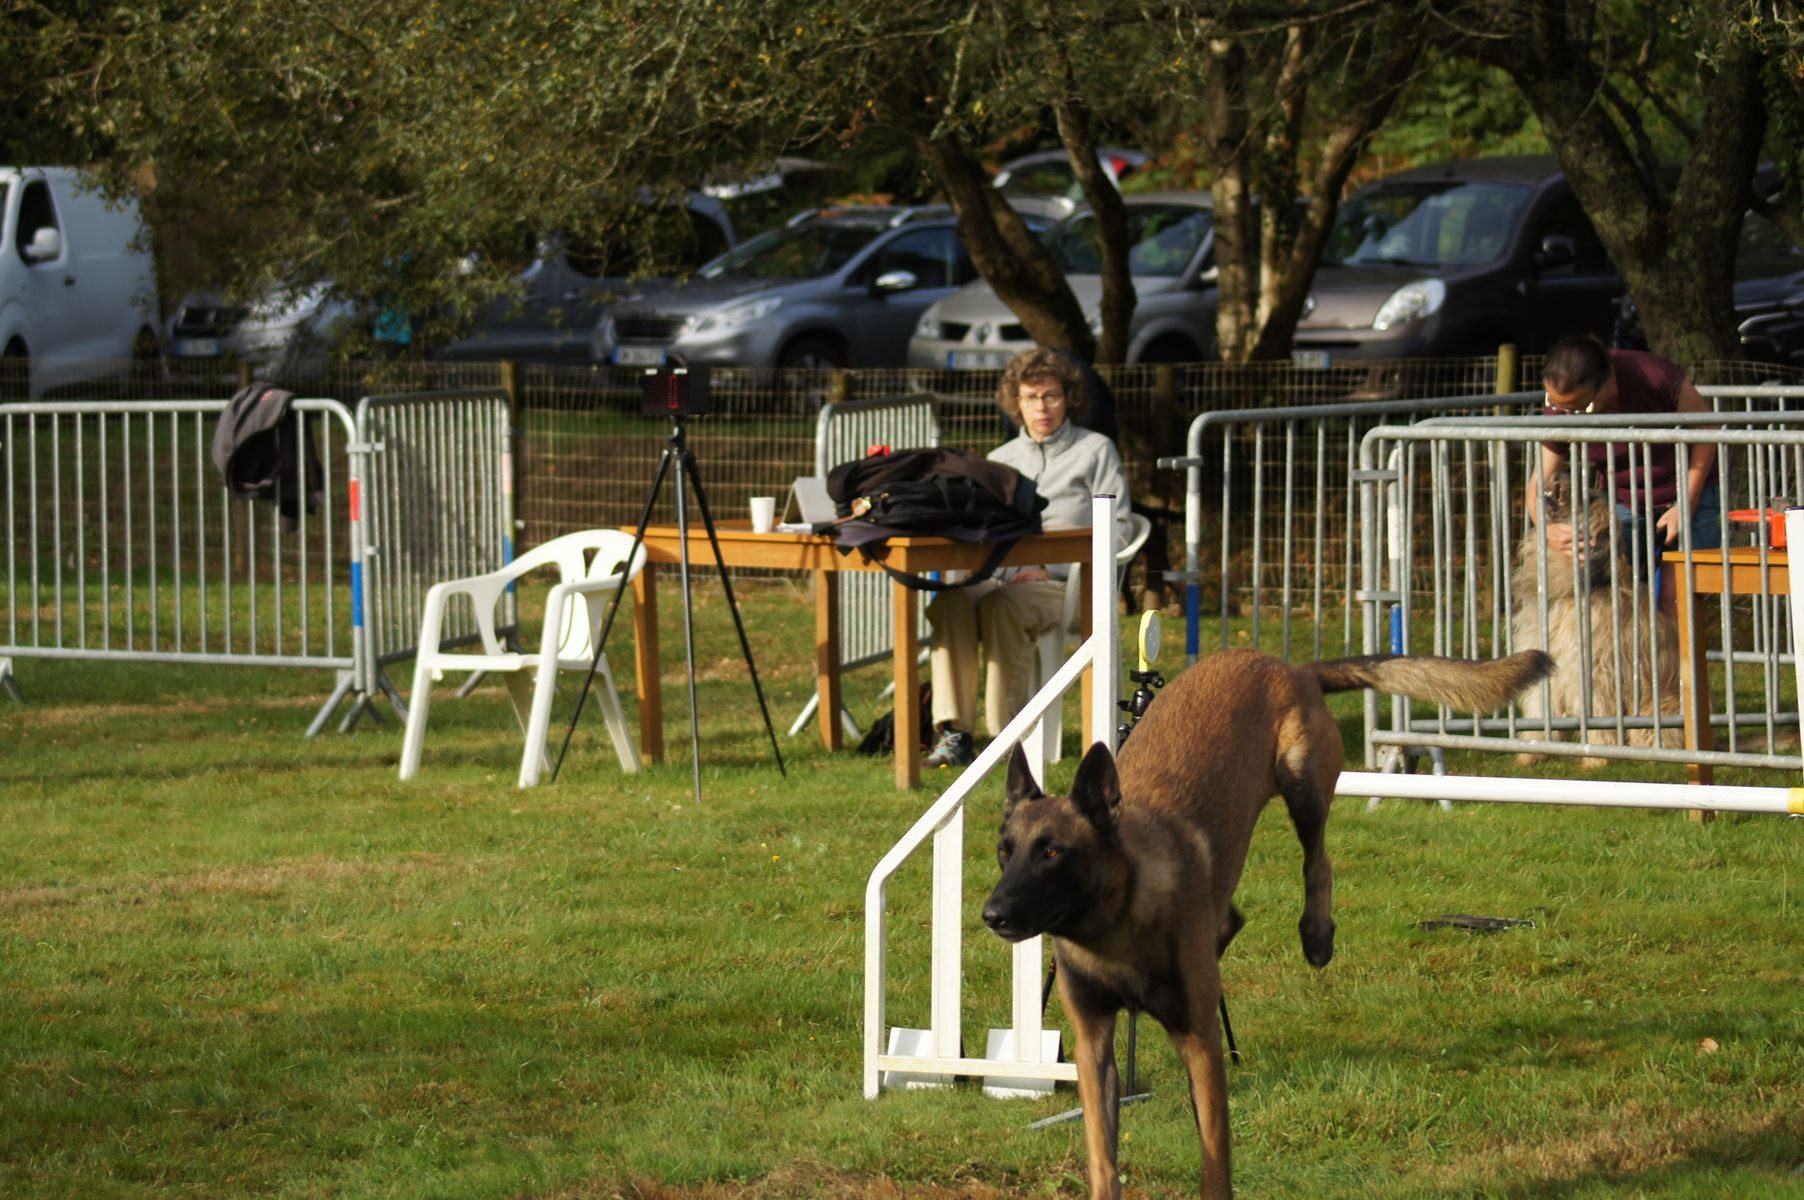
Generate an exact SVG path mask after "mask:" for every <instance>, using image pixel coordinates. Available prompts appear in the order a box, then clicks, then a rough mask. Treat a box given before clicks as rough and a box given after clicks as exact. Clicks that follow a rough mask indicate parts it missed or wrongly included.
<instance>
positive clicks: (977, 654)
mask: <svg viewBox="0 0 1804 1200" xmlns="http://www.w3.org/2000/svg"><path fill="white" fill-rule="evenodd" d="M1064 609H1065V585H1064V583H1063V582H1061V581H1059V580H1035V581H1033V582H1031V583H1001V582H999V581H997V580H994V579H990V580H985V581H984V582H983V583H980V584H977V585H976V586H975V587H968V588H960V589H958V590H957V591H950V592H940V593H938V594H937V595H935V596H934V598H933V600H932V601H931V602H930V603H929V604H928V605H927V619H928V621H929V622H931V623H932V625H933V651H932V656H931V659H930V662H931V665H932V670H933V723H934V724H935V725H936V726H938V725H943V724H951V725H952V726H953V727H955V728H957V729H962V730H964V731H965V732H967V733H975V732H976V730H977V683H978V671H979V669H980V667H981V670H982V672H983V684H984V721H985V723H986V724H987V725H988V726H989V733H990V736H991V737H995V736H996V734H997V733H999V732H1001V730H1002V727H1003V726H1004V725H1007V724H1008V723H1009V721H1011V720H1013V719H1014V716H1015V714H1016V713H1018V712H1020V711H1021V709H1022V706H1023V705H1025V704H1026V703H1027V700H1028V696H1029V692H1028V685H1029V684H1030V682H1031V681H1032V679H1033V668H1034V663H1035V661H1036V658H1037V656H1038V653H1039V652H1038V649H1037V647H1036V645H1035V643H1036V641H1037V640H1038V638H1039V637H1040V635H1041V634H1043V633H1045V632H1047V631H1048V630H1050V629H1053V628H1056V627H1057V625H1058V623H1059V618H1060V617H1061V616H1062V615H1063V614H1064Z"/></svg>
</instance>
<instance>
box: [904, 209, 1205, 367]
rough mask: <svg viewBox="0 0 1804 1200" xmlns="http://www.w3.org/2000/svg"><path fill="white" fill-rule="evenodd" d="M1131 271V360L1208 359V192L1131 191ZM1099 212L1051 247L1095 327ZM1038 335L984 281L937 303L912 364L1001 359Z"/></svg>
mask: <svg viewBox="0 0 1804 1200" xmlns="http://www.w3.org/2000/svg"><path fill="white" fill-rule="evenodd" d="M1125 199H1126V203H1127V216H1128V242H1129V246H1130V249H1129V252H1128V269H1129V271H1131V272H1132V273H1133V276H1134V292H1135V294H1136V296H1137V297H1138V302H1137V303H1136V304H1135V306H1134V316H1133V320H1132V321H1130V322H1129V324H1128V351H1127V361H1129V362H1131V363H1134V362H1202V361H1204V360H1206V359H1211V358H1214V357H1215V355H1216V350H1215V344H1216V343H1215V301H1216V291H1215V278H1216V274H1215V223H1214V213H1215V210H1214V207H1213V205H1212V203H1211V201H1210V198H1209V193H1207V192H1148V193H1145V194H1142V195H1138V196H1128V197H1126V198H1125ZM1094 227H1095V218H1094V217H1092V216H1091V214H1090V211H1089V210H1088V209H1080V210H1079V211H1077V212H1075V213H1073V214H1072V215H1071V216H1069V217H1067V218H1066V219H1065V220H1063V221H1061V222H1059V223H1058V224H1057V225H1055V226H1053V228H1052V229H1051V230H1050V231H1049V232H1048V233H1047V235H1046V238H1047V243H1048V245H1049V247H1050V249H1051V250H1052V255H1053V258H1054V259H1055V260H1057V262H1058V264H1059V266H1060V268H1061V269H1063V270H1064V272H1065V279H1066V282H1068V283H1069V284H1070V285H1071V290H1072V291H1073V292H1074V293H1076V295H1077V301H1078V303H1079V304H1080V305H1082V306H1083V310H1084V314H1085V316H1087V317H1088V318H1089V320H1090V325H1091V328H1093V329H1100V328H1101V323H1102V317H1101V311H1102V276H1101V275H1100V274H1099V273H1098V272H1099V264H1098V261H1097V256H1096V243H1095V239H1094V236H1093V235H1094V232H1095V228H1094ZM1033 344H1034V343H1033V339H1031V338H1029V337H1028V336H1027V330H1026V328H1024V327H1023V326H1022V324H1021V321H1020V318H1018V317H1016V316H1015V314H1014V312H1012V311H1011V310H1010V309H1009V307H1008V305H1006V304H1004V303H1003V302H1002V300H1001V299H1000V298H999V297H998V296H997V295H996V293H995V292H993V291H991V290H990V285H989V284H987V283H984V282H982V281H981V280H980V281H978V282H976V283H972V284H970V285H969V286H967V287H965V288H963V289H962V290H960V291H959V292H957V293H955V294H954V295H951V296H948V297H947V298H946V299H944V300H942V301H940V302H939V303H938V304H936V305H934V306H933V307H932V308H929V309H928V310H927V311H926V312H925V313H923V314H922V316H921V322H920V324H919V325H917V326H916V327H915V332H914V336H913V337H912V338H910V339H909V342H908V365H909V366H911V367H949V368H951V369H953V370H983V369H987V368H994V367H1001V366H1004V365H1005V364H1007V362H1008V360H1009V359H1010V358H1012V357H1013V356H1014V355H1016V354H1018V353H1020V352H1021V351H1023V350H1027V349H1031V348H1032V347H1033Z"/></svg>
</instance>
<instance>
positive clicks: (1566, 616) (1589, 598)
mask: <svg viewBox="0 0 1804 1200" xmlns="http://www.w3.org/2000/svg"><path fill="white" fill-rule="evenodd" d="M1541 501H1542V503H1541V511H1542V513H1543V514H1544V516H1543V520H1545V521H1547V522H1549V523H1555V522H1571V523H1572V525H1573V539H1572V545H1573V557H1570V558H1569V557H1567V556H1566V555H1563V554H1559V553H1550V554H1549V555H1548V556H1547V560H1546V561H1547V631H1546V633H1545V635H1543V632H1542V629H1541V556H1540V549H1539V547H1540V533H1539V531H1537V530H1535V529H1530V530H1529V531H1528V532H1527V533H1525V534H1524V535H1523V537H1522V541H1521V542H1520V543H1519V544H1518V545H1517V547H1516V566H1515V570H1514V571H1513V572H1512V573H1511V575H1510V587H1511V590H1512V591H1513V592H1514V593H1515V603H1514V606H1513V607H1514V611H1513V612H1512V613H1511V616H1510V637H1511V639H1512V641H1511V644H1512V645H1515V646H1541V647H1544V648H1545V649H1546V650H1547V652H1548V653H1549V654H1551V655H1552V656H1553V658H1554V661H1555V662H1556V663H1557V664H1559V665H1558V666H1556V667H1555V668H1554V672H1553V675H1552V676H1551V677H1550V678H1549V680H1548V707H1547V709H1546V710H1543V708H1542V704H1541V689H1540V688H1534V689H1532V690H1531V691H1530V692H1529V693H1528V694H1527V695H1525V696H1523V697H1522V703H1521V712H1522V716H1523V717H1524V718H1525V721H1526V727H1525V728H1523V729H1522V730H1521V734H1522V736H1524V737H1531V738H1535V737H1546V736H1548V735H1547V734H1546V733H1544V732H1543V731H1542V730H1541V729H1540V728H1539V722H1540V719H1541V717H1542V714H1543V712H1544V711H1546V712H1547V713H1548V714H1549V715H1551V716H1555V717H1576V716H1578V715H1579V714H1580V713H1586V714H1587V715H1588V716H1590V717H1591V718H1592V721H1594V722H1595V723H1592V722H1591V721H1588V722H1587V727H1586V730H1585V736H1586V738H1587V739H1588V740H1589V741H1591V742H1595V743H1598V744H1600V745H1614V744H1615V743H1616V741H1617V733H1616V729H1615V728H1614V725H1613V724H1610V723H1608V722H1610V721H1611V718H1613V717H1615V716H1616V715H1617V714H1621V715H1623V716H1651V715H1653V713H1654V711H1655V697H1656V696H1658V698H1659V714H1660V717H1661V719H1662V721H1663V722H1666V721H1670V722H1671V723H1670V724H1664V723H1663V724H1662V727H1661V729H1660V740H1661V743H1662V744H1663V745H1667V746H1678V745H1682V744H1683V742H1684V736H1685V735H1684V733H1683V731H1682V729H1681V728H1680V725H1679V717H1680V709H1679V628H1678V622H1677V621H1675V620H1673V618H1672V617H1671V616H1669V615H1667V614H1666V613H1663V612H1660V611H1659V606H1658V605H1656V604H1654V603H1653V600H1652V593H1651V591H1646V590H1643V591H1637V590H1636V588H1635V585H1634V581H1633V580H1632V579H1631V578H1630V573H1629V564H1628V561H1627V559H1625V558H1621V557H1618V556H1615V555H1612V554H1611V553H1610V545H1611V541H1610V532H1611V527H1612V526H1614V525H1616V523H1617V516H1616V506H1615V505H1614V504H1612V503H1610V502H1609V500H1607V499H1606V498H1605V497H1604V496H1603V495H1602V494H1601V491H1599V492H1593V494H1592V497H1591V503H1590V505H1589V506H1588V507H1587V509H1586V519H1585V520H1584V521H1573V513H1572V497H1571V495H1570V488H1569V487H1568V485H1567V482H1566V479H1565V477H1564V476H1557V477H1555V479H1554V480H1553V483H1552V485H1551V486H1549V487H1548V488H1547V489H1546V490H1545V491H1544V492H1542V494H1541ZM1616 545H1617V546H1619V547H1621V548H1622V549H1623V550H1624V552H1625V553H1626V552H1627V549H1628V548H1627V545H1626V543H1625V541H1624V539H1623V538H1622V537H1621V535H1620V534H1618V536H1617V540H1616ZM1575 563H1576V566H1575ZM1656 659H1657V660H1658V663H1657V665H1658V668H1659V669H1658V671H1656V670H1655V667H1656V661H1655V660H1656ZM1587 679H1588V681H1589V686H1590V689H1591V703H1590V707H1589V708H1587V707H1586V704H1585V687H1586V685H1587ZM1627 733H1628V742H1629V745H1631V746H1652V745H1653V744H1654V731H1653V730H1652V729H1630V730H1628V731H1627ZM1551 736H1552V739H1553V740H1558V739H1560V738H1561V737H1562V736H1563V734H1562V733H1561V732H1560V731H1557V730H1555V731H1553V732H1552V735H1551ZM1517 758H1518V760H1519V761H1521V762H1523V763H1525V764H1526V763H1532V762H1535V761H1536V760H1537V759H1539V758H1540V756H1539V755H1536V754H1520V755H1518V756H1517ZM1603 761H1604V760H1603V759H1601V758H1586V759H1584V760H1583V762H1584V765H1585V766H1587V767H1596V766H1601V765H1602V764H1603Z"/></svg>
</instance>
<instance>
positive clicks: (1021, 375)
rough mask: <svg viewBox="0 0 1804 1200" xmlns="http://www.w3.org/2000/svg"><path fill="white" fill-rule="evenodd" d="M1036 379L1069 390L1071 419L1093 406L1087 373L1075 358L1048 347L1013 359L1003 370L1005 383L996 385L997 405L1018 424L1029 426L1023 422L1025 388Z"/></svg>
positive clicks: (1067, 401)
mask: <svg viewBox="0 0 1804 1200" xmlns="http://www.w3.org/2000/svg"><path fill="white" fill-rule="evenodd" d="M1036 380H1041V381H1047V382H1051V381H1055V380H1056V381H1057V382H1058V384H1059V385H1060V386H1061V387H1063V388H1064V389H1065V418H1066V419H1067V420H1069V419H1071V418H1072V417H1075V416H1077V415H1078V414H1079V413H1081V412H1083V411H1084V409H1085V408H1086V407H1088V405H1089V403H1090V398H1089V396H1088V395H1086V394H1085V392H1084V373H1083V371H1082V370H1080V369H1079V367H1078V365H1077V360H1076V359H1075V358H1072V357H1071V356H1070V355H1069V354H1066V353H1065V352H1064V351H1063V350H1048V349H1046V348H1045V347H1044V346H1041V347H1037V348H1035V349H1033V350H1023V351H1022V352H1021V353H1019V354H1017V355H1015V357H1014V358H1012V359H1010V360H1009V364H1008V366H1007V367H1005V368H1003V371H1002V382H1001V383H999V384H997V385H996V402H997V403H998V404H1000V405H1001V406H1002V412H1003V415H1004V416H1006V417H1008V419H1009V420H1011V421H1013V422H1014V423H1015V424H1016V425H1023V424H1025V422H1023V421H1022V420H1021V385H1022V384H1024V383H1029V382H1032V381H1036Z"/></svg>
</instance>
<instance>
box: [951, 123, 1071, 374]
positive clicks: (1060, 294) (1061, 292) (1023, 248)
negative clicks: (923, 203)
mask: <svg viewBox="0 0 1804 1200" xmlns="http://www.w3.org/2000/svg"><path fill="white" fill-rule="evenodd" d="M917 143H918V144H919V145H920V147H921V151H922V153H924V154H925V155H926V156H927V159H928V161H929V162H931V163H932V164H933V171H934V174H935V176H936V177H938V179H939V181H940V184H941V185H942V186H943V187H944V188H945V189H946V196H947V198H948V199H950V200H951V202H952V209H953V211H954V212H956V213H957V214H958V235H959V237H960V239H961V240H962V241H963V242H964V244H965V250H966V251H967V252H968V253H969V254H970V255H971V261H972V262H974V263H975V264H976V265H977V269H978V270H979V271H980V272H982V273H983V277H984V279H986V280H987V281H989V284H990V286H991V287H992V288H994V289H995V292H996V295H997V296H998V297H999V298H1000V299H1001V300H1002V302H1003V303H1004V304H1007V305H1008V306H1009V308H1011V309H1013V310H1014V313H1015V315H1016V316H1018V317H1020V318H1021V324H1022V325H1024V326H1026V328H1027V334H1028V336H1029V337H1031V338H1033V340H1034V341H1036V342H1038V343H1040V344H1041V345H1042V346H1051V347H1054V348H1055V349H1059V350H1068V351H1070V352H1071V353H1072V354H1075V355H1077V356H1078V357H1079V358H1082V359H1084V360H1085V361H1086V362H1088V361H1091V360H1092V359H1093V358H1094V357H1095V354H1096V339H1095V337H1094V336H1093V335H1092V334H1091V332H1090V326H1089V323H1088V322H1087V321H1085V319H1084V310H1083V308H1082V307H1081V306H1080V305H1079V304H1078V302H1077V297H1076V296H1075V295H1073V294H1072V292H1071V286H1070V285H1069V284H1068V283H1066V282H1065V276H1064V274H1063V273H1062V272H1061V271H1060V270H1059V268H1058V265H1057V264H1056V263H1055V262H1053V259H1052V255H1051V254H1050V253H1048V252H1047V250H1046V247H1045V246H1043V245H1041V244H1040V239H1039V238H1037V237H1035V236H1034V233H1033V231H1032V230H1030V229H1029V228H1028V227H1027V224H1026V223H1025V222H1024V221H1022V220H1021V216H1020V214H1019V213H1017V212H1016V211H1015V210H1014V209H1013V208H1011V207H1009V204H1008V201H1007V200H1006V199H1004V197H1003V195H1002V193H1001V192H1000V191H999V190H997V189H996V188H994V187H992V186H991V185H990V178H989V176H988V175H987V174H985V172H984V169H983V166H982V165H981V164H980V163H979V162H978V161H977V159H976V158H975V157H973V156H972V154H971V152H970V151H969V150H968V149H966V147H965V145H964V143H963V142H962V141H961V140H960V139H959V137H958V135H957V134H955V133H940V134H936V135H930V136H918V137H917Z"/></svg>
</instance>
